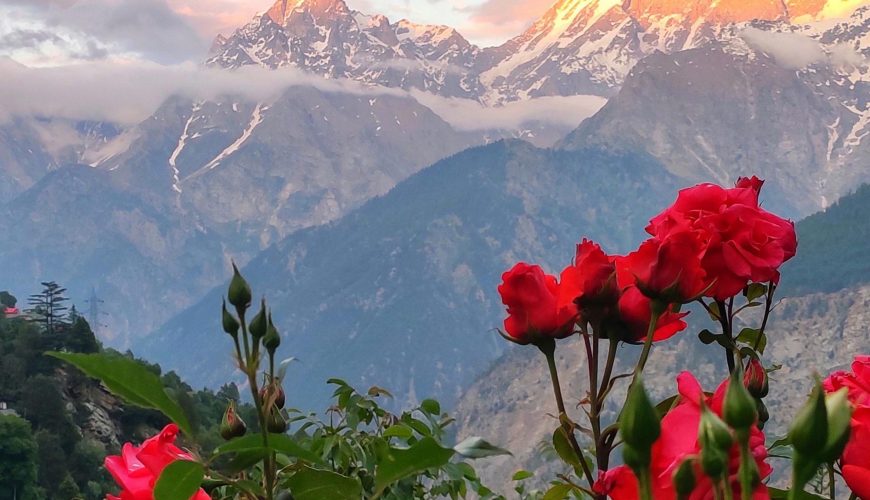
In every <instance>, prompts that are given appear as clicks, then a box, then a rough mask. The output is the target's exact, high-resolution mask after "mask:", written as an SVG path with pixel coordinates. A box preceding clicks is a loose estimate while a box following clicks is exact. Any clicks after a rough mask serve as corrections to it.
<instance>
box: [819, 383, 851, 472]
mask: <svg viewBox="0 0 870 500" xmlns="http://www.w3.org/2000/svg"><path fill="white" fill-rule="evenodd" d="M848 392H849V391H848V389H846V388H845V387H844V388H842V389H840V390H839V391H837V392H835V393H833V394H828V395H827V397H826V398H825V409H826V410H827V412H828V439H827V441H826V443H825V451H824V453H823V454H822V461H823V462H825V463H831V462H834V461H835V460H838V459H839V458H840V455H842V454H843V449H844V448H845V447H846V442H847V441H849V434H850V432H851V425H850V424H851V420H852V406H851V405H850V404H849V399H848Z"/></svg>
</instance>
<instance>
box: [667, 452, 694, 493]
mask: <svg viewBox="0 0 870 500" xmlns="http://www.w3.org/2000/svg"><path fill="white" fill-rule="evenodd" d="M672 480H673V482H674V490H676V492H677V497H678V498H688V497H689V495H691V494H692V490H694V489H695V483H697V480H696V478H695V460H694V459H691V458H689V459H686V460H683V462H682V463H681V464H680V466H679V467H677V470H675V471H674V475H673V476H672Z"/></svg>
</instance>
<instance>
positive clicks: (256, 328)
mask: <svg viewBox="0 0 870 500" xmlns="http://www.w3.org/2000/svg"><path fill="white" fill-rule="evenodd" d="M266 326H267V321H266V299H262V300H260V311H259V312H257V315H256V316H254V319H252V320H251V324H250V325H249V326H248V331H250V332H251V337H254V340H255V341H259V340H260V339H261V338H263V335H266Z"/></svg>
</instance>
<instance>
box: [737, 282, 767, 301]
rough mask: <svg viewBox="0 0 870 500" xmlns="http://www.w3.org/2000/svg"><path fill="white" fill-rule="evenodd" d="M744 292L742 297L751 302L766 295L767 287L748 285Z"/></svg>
mask: <svg viewBox="0 0 870 500" xmlns="http://www.w3.org/2000/svg"><path fill="white" fill-rule="evenodd" d="M744 292H745V293H744V294H743V296H744V297H746V300H747V301H748V302H752V301H754V300H755V299H757V298H759V297H761V296H763V295H764V294H766V293H767V285H765V284H764V283H750V284H749V286H747V287H746V290H744Z"/></svg>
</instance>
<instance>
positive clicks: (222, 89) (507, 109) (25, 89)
mask: <svg viewBox="0 0 870 500" xmlns="http://www.w3.org/2000/svg"><path fill="white" fill-rule="evenodd" d="M0 74H2V75H3V78H2V79H0V120H8V119H9V118H10V117H13V116H22V117H51V118H66V119H71V120H97V121H108V122H113V123H119V124H125V125H131V124H135V123H138V122H140V121H142V120H145V119H146V118H148V117H149V116H151V115H152V114H153V113H154V111H156V110H157V108H158V107H159V106H160V105H161V104H162V103H163V102H165V101H166V99H168V98H169V97H171V96H174V95H177V96H181V97H184V98H189V99H194V100H214V99H217V98H219V97H221V96H226V95H232V96H239V97H241V98H243V99H249V100H252V101H269V100H272V99H276V98H277V97H279V96H280V94H281V93H282V91H284V90H285V89H287V88H288V87H292V86H300V85H304V86H311V87H315V88H318V89H320V90H323V91H325V92H337V93H350V94H363V95H385V94H388V95H394V96H400V97H411V98H414V99H416V100H417V101H418V102H420V103H421V104H423V105H424V106H427V107H429V108H430V109H432V111H434V112H435V113H436V114H438V115H439V116H441V117H442V119H444V120H445V121H446V122H448V123H450V124H451V125H453V126H454V127H456V128H457V129H460V130H491V129H516V128H519V127H521V126H522V125H523V124H527V123H533V122H538V123H547V124H552V125H557V126H561V127H575V126H577V125H579V123H580V122H581V121H582V120H583V119H584V118H586V117H588V116H591V115H592V114H594V113H595V112H596V111H598V109H600V108H601V106H603V105H604V103H605V99H604V98H602V97H597V96H572V97H542V98H538V99H533V100H530V101H522V102H515V103H509V104H507V105H505V106H501V107H484V106H483V105H481V104H480V103H478V102H477V101H472V100H468V99H450V98H444V97H438V96H435V95H432V94H428V93H425V92H422V91H413V92H410V93H409V92H406V91H403V90H399V89H389V88H385V87H374V86H368V85H363V84H361V83H358V82H354V81H351V80H339V79H332V80H327V79H324V78H322V77H319V76H316V75H312V74H309V73H304V72H302V71H300V70H298V69H293V68H285V69H279V70H268V69H265V68H261V67H257V66H246V67H243V68H240V69H237V70H232V71H231V70H226V69H216V68H206V67H202V66H198V65H194V64H191V63H184V64H179V65H173V66H162V65H158V64H154V63H146V62H142V61H131V62H128V63H123V62H117V61H114V62H113V61H95V62H88V63H80V64H75V65H68V66H56V67H41V68H32V67H27V66H24V65H21V64H18V63H16V62H14V61H12V60H10V59H3V58H0Z"/></svg>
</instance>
